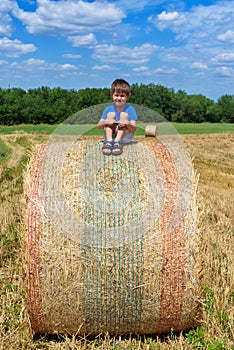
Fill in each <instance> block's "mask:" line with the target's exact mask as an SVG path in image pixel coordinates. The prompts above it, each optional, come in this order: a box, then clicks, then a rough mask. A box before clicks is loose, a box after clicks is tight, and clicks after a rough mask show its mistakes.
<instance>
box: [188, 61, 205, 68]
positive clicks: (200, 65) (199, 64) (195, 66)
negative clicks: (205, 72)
mask: <svg viewBox="0 0 234 350" xmlns="http://www.w3.org/2000/svg"><path fill="white" fill-rule="evenodd" d="M190 67H191V68H193V69H207V68H208V67H207V65H206V64H204V63H202V62H197V61H196V62H193V63H192V64H191V65H190Z"/></svg>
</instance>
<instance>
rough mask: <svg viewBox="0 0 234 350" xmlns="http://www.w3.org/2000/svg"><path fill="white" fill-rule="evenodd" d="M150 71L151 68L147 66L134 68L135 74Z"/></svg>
mask: <svg viewBox="0 0 234 350" xmlns="http://www.w3.org/2000/svg"><path fill="white" fill-rule="evenodd" d="M148 69H149V68H148V67H146V66H141V67H136V68H133V72H136V73H138V72H145V71H147V70H148Z"/></svg>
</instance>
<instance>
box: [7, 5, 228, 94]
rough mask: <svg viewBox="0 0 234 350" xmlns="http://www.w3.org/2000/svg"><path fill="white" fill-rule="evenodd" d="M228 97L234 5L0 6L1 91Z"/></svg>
mask: <svg viewBox="0 0 234 350" xmlns="http://www.w3.org/2000/svg"><path fill="white" fill-rule="evenodd" d="M120 77H121V78H124V79H126V80H128V81H129V82H130V83H131V84H133V83H139V84H141V83H144V84H149V83H154V84H161V85H163V86H166V87H168V88H174V89H175V90H176V91H177V90H179V89H181V90H184V91H185V92H187V93H188V94H191V93H195V94H199V93H201V94H203V95H205V96H207V97H209V98H212V99H214V100H216V99H217V98H218V97H221V96H222V95H224V94H234V1H233V0H226V1H215V0H200V1H199V0H189V1H180V0H170V1H169V0H167V1H163V0H149V1H145V0H139V1H137V0H127V1H125V0H119V1H104V0H97V1H81V0H56V1H55V0H54V1H50V0H37V1H36V0H1V2H0V87H2V88H7V87H9V86H10V87H21V88H23V89H28V88H37V87H41V86H48V87H51V88H53V87H56V86H60V87H62V88H65V89H75V90H79V89H82V88H86V87H98V88H99V87H109V86H110V84H111V82H112V81H113V80H114V79H116V78H120Z"/></svg>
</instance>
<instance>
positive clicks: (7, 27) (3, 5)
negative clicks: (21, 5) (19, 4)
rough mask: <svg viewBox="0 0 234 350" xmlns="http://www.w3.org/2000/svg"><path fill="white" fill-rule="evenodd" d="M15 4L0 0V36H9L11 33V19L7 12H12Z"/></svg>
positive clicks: (7, 0)
mask: <svg viewBox="0 0 234 350" xmlns="http://www.w3.org/2000/svg"><path fill="white" fill-rule="evenodd" d="M15 7H16V4H15V3H14V2H13V1H9V0H1V2H0V18H1V23H0V36H10V35H11V32H12V19H11V17H10V16H9V14H8V12H10V11H11V10H13V8H15Z"/></svg>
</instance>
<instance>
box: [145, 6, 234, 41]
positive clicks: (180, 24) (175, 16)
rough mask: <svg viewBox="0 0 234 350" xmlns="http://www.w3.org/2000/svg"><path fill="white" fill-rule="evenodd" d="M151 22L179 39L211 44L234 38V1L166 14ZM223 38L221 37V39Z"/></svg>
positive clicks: (150, 19) (153, 18)
mask: <svg viewBox="0 0 234 350" xmlns="http://www.w3.org/2000/svg"><path fill="white" fill-rule="evenodd" d="M149 22H151V23H153V24H154V25H155V26H156V27H158V28H159V29H160V30H163V29H169V30H171V31H172V32H174V33H176V35H177V39H187V40H189V41H191V39H192V40H198V39H199V40H200V39H201V38H204V42H206V43H207V44H208V43H209V41H208V39H207V38H208V37H209V39H210V40H211V41H212V42H213V41H214V40H216V39H217V37H218V36H219V40H224V39H225V36H224V34H223V36H222V34H220V33H226V36H227V37H229V39H230V37H232V38H233V29H232V28H233V23H234V7H233V2H232V1H222V2H217V3H216V4H214V5H210V6H203V5H198V6H193V7H192V8H191V9H190V10H189V11H186V12H178V11H174V12H166V11H163V12H162V13H160V14H158V15H154V16H151V17H150V18H149ZM220 36H221V37H220Z"/></svg>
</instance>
